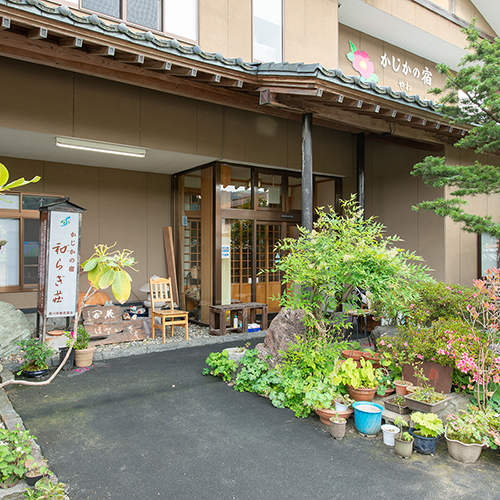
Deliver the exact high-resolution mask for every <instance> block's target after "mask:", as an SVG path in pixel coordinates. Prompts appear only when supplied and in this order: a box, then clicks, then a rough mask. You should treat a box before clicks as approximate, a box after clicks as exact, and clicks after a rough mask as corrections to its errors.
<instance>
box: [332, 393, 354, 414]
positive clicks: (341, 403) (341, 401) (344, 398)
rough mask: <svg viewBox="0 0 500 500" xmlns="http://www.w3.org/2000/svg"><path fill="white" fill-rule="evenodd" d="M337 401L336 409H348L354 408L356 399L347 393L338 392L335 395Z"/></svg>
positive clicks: (335, 401) (334, 399)
mask: <svg viewBox="0 0 500 500" xmlns="http://www.w3.org/2000/svg"><path fill="white" fill-rule="evenodd" d="M333 401H334V403H335V411H347V410H349V408H352V404H353V403H354V399H352V398H350V397H349V396H348V395H347V394H340V393H336V394H335V395H334V397H333Z"/></svg>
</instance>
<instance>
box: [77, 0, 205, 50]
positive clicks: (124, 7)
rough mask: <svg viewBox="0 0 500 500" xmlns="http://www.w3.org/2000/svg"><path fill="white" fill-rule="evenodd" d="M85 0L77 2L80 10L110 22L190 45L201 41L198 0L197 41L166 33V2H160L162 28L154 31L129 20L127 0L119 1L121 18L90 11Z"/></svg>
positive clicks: (197, 2) (163, 0)
mask: <svg viewBox="0 0 500 500" xmlns="http://www.w3.org/2000/svg"><path fill="white" fill-rule="evenodd" d="M82 1H83V0H77V2H78V8H79V9H80V10H81V11H82V12H87V13H89V14H96V15H98V16H99V17H102V18H103V19H109V20H110V21H118V22H122V23H125V24H126V25H127V26H131V27H133V28H138V29H141V30H144V31H151V32H152V33H155V34H158V35H161V36H167V37H169V38H175V39H176V40H180V41H182V42H186V43H190V44H193V45H196V44H197V43H198V41H199V39H200V0H196V39H192V38H189V37H186V36H183V35H181V34H175V33H171V32H169V31H164V28H165V15H166V14H165V10H166V9H165V0H160V3H161V12H160V28H159V29H154V28H150V27H148V26H141V25H140V24H136V23H133V22H131V21H128V20H127V0H118V1H119V2H120V17H113V16H110V15H108V14H103V13H101V12H97V11H95V10H92V9H88V8H86V7H83V6H82Z"/></svg>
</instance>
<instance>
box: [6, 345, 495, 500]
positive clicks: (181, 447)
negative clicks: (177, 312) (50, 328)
mask: <svg viewBox="0 0 500 500" xmlns="http://www.w3.org/2000/svg"><path fill="white" fill-rule="evenodd" d="M254 343H255V342H254ZM231 345H235V344H225V346H231ZM222 347H223V346H220V345H218V346H213V345H212V346H204V347H195V348H184V349H178V350H174V351H166V352H160V353H153V354H145V355H141V356H132V357H128V358H120V359H114V360H111V361H109V362H99V363H97V364H96V365H95V368H93V369H91V370H90V371H88V372H85V373H81V374H75V373H74V372H73V373H71V375H70V376H67V375H64V376H60V377H57V378H56V380H55V381H54V382H53V383H52V384H50V385H49V386H46V387H40V388H33V387H21V386H17V387H14V386H11V387H10V388H9V389H8V395H9V398H10V400H11V401H12V403H13V405H14V408H15V409H16V411H17V412H18V413H19V414H20V416H21V417H22V419H23V420H24V424H25V426H26V428H27V429H29V430H30V432H32V433H33V434H34V435H35V436H37V438H38V443H39V444H40V446H41V447H42V452H43V454H44V456H45V457H46V458H47V459H48V460H49V464H50V466H51V468H52V469H53V470H54V472H55V473H56V475H57V476H58V477H59V480H60V481H62V482H65V483H67V484H68V485H69V494H70V497H71V499H72V500H84V499H95V500H104V499H113V500H132V499H133V500H136V499H148V500H151V499H156V498H159V499H173V500H176V499H186V500H187V499H189V500H196V499H203V500H226V499H238V500H258V499H275V500H281V499H287V500H288V499H293V500H297V499H298V500H301V499H336V498H338V499H345V500H349V499H356V500H359V499H365V498H367V499H374V500H375V499H396V498H403V499H405V500H412V499H415V500H417V499H418V500H425V499H440V500H443V499H454V500H458V499H475V498H481V499H498V498H499V497H500V493H499V492H500V475H499V473H498V472H499V471H498V467H499V463H500V462H499V456H498V453H497V451H492V450H486V451H485V452H483V455H482V457H481V459H480V461H479V462H477V463H476V464H471V465H464V464H460V463H458V462H455V461H454V460H452V459H451V458H450V457H449V456H448V454H447V451H446V444H445V443H442V442H440V443H439V444H438V450H437V453H436V455H435V456H434V457H431V456H422V455H417V454H414V455H413V456H412V457H411V458H410V459H409V460H403V459H400V458H398V457H396V456H395V455H394V452H393V451H392V449H391V448H389V447H387V446H385V445H384V444H383V442H382V438H381V437H379V438H364V437H361V436H359V435H358V434H357V433H356V432H355V431H354V428H353V423H352V421H351V422H350V424H349V426H350V429H349V430H348V434H347V436H346V437H345V438H344V439H343V440H342V441H336V440H334V439H332V438H331V437H330V434H329V431H328V427H326V426H324V425H323V424H321V423H320V421H319V418H318V417H316V415H311V416H310V417H309V418H307V419H298V418H295V417H294V415H293V413H292V412H291V411H289V410H286V409H276V408H274V407H273V406H272V405H271V403H270V402H269V401H268V400H267V399H265V398H263V397H261V396H258V395H255V394H248V393H239V392H236V391H235V390H233V389H232V388H231V387H229V386H228V385H227V384H225V383H224V382H222V380H221V379H220V378H214V377H210V376H208V377H204V376H202V374H201V371H202V369H203V368H204V366H205V363H204V361H205V358H206V357H207V356H208V354H209V353H210V352H211V351H214V350H220V349H222Z"/></svg>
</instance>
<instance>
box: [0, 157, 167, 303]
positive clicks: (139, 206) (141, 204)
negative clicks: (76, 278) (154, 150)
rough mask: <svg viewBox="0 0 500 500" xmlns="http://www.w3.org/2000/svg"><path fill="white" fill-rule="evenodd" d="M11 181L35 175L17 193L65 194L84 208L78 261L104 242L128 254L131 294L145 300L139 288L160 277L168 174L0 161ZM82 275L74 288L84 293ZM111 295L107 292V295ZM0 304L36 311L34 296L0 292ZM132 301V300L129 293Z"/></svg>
mask: <svg viewBox="0 0 500 500" xmlns="http://www.w3.org/2000/svg"><path fill="white" fill-rule="evenodd" d="M0 162H1V163H4V164H5V165H6V166H7V167H8V168H9V171H10V174H11V178H12V179H17V178H18V177H22V176H25V177H26V178H31V177H32V176H34V175H40V176H41V180H40V182H38V183H37V184H33V185H28V186H25V187H24V188H23V189H22V191H23V192H36V193H47V194H56V195H62V196H69V197H70V199H71V201H72V202H73V203H76V204H77V205H80V206H82V207H83V208H86V209H87V210H86V211H84V212H83V219H82V221H83V222H82V239H81V242H82V248H81V258H82V261H83V260H86V259H87V258H89V257H90V256H91V255H92V253H93V252H94V245H95V244H99V243H104V244H107V245H113V244H114V243H115V242H116V249H119V250H121V249H123V248H128V249H130V250H133V251H134V254H133V255H134V257H135V259H136V261H137V265H136V266H135V267H136V269H138V272H137V273H136V272H133V271H132V272H131V273H130V274H131V276H132V279H133V283H132V290H133V291H134V292H135V293H136V294H137V295H139V297H140V298H142V299H145V298H146V297H145V294H141V293H140V292H139V288H140V287H141V286H142V285H144V284H145V283H147V282H148V279H149V277H150V276H151V275H153V274H157V275H159V276H166V261H165V250H164V244H163V232H162V228H163V227H164V226H168V225H170V224H171V219H170V200H171V195H170V176H169V175H161V174H151V173H142V172H131V171H125V170H115V169H109V168H95V167H86V166H81V165H66V164H60V163H49V162H41V161H34V160H24V159H19V158H6V157H0ZM87 288H88V287H87V280H86V279H85V278H83V277H82V279H81V282H80V290H82V291H86V290H87ZM108 293H110V294H111V292H109V291H108ZM0 300H2V301H5V302H10V303H12V304H14V305H15V306H16V307H18V308H20V307H22V308H31V307H36V293H35V292H16V293H1V294H0ZM130 300H131V301H132V302H134V301H136V300H137V299H136V298H135V297H134V296H133V295H132V296H131V297H130Z"/></svg>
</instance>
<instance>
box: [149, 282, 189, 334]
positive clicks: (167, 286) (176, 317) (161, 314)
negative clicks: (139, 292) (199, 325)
mask: <svg viewBox="0 0 500 500" xmlns="http://www.w3.org/2000/svg"><path fill="white" fill-rule="evenodd" d="M149 292H150V294H151V326H152V328H151V333H152V335H153V338H155V329H156V328H161V335H162V339H163V343H165V328H166V327H167V326H170V336H171V337H173V336H174V326H184V332H185V334H184V336H185V339H186V340H187V339H188V314H189V313H188V312H187V311H178V310H176V309H174V301H173V299H172V293H171V292H172V284H171V281H170V278H156V279H150V280H149ZM157 318H158V319H159V320H160V324H157V323H156V319H157Z"/></svg>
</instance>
